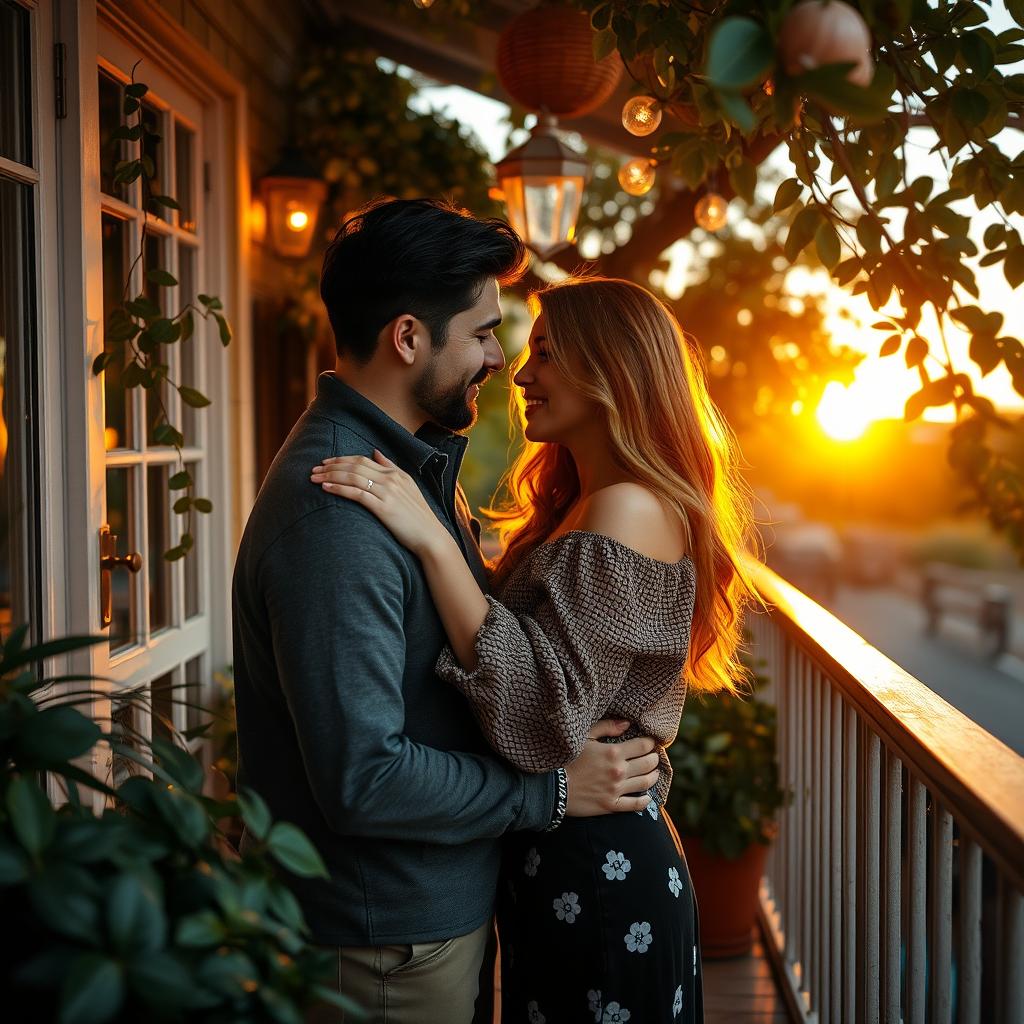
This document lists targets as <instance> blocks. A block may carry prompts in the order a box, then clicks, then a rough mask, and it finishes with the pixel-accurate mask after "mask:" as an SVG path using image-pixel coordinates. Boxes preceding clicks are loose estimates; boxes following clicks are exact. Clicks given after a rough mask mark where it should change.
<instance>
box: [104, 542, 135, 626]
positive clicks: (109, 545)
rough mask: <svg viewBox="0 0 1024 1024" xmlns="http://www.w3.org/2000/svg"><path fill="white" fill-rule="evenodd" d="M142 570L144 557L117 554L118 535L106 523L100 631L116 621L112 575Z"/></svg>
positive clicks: (133, 552) (131, 553)
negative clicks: (122, 570)
mask: <svg viewBox="0 0 1024 1024" xmlns="http://www.w3.org/2000/svg"><path fill="white" fill-rule="evenodd" d="M141 568H142V555H140V554H139V552H138V551H129V552H128V554H127V555H119V554H118V553H117V535H116V534H113V533H111V532H110V527H109V526H108V525H107V524H106V523H104V524H103V525H102V526H101V527H100V629H106V628H107V627H108V626H109V625H110V623H111V622H112V621H113V619H114V595H113V593H112V590H111V585H110V574H111V573H112V572H113V571H114V570H115V569H127V570H128V571H129V572H130V573H136V572H138V571H139V570H140V569H141Z"/></svg>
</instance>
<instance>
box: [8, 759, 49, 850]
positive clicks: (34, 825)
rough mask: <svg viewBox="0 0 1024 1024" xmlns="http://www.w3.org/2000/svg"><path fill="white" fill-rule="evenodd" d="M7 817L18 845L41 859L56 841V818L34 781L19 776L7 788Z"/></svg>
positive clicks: (27, 777)
mask: <svg viewBox="0 0 1024 1024" xmlns="http://www.w3.org/2000/svg"><path fill="white" fill-rule="evenodd" d="M6 803H7V813H8V814H9V815H10V820H11V827H12V828H13V829H14V834H15V836H17V838H18V841H19V842H20V843H21V845H22V846H23V847H24V848H25V849H26V850H27V851H28V853H29V854H30V855H31V856H32V857H38V856H39V854H40V853H42V852H43V850H45V849H46V848H47V847H48V846H49V845H50V843H51V842H52V841H53V836H54V833H55V832H56V830H57V815H56V814H55V813H54V810H53V808H52V807H51V806H50V801H49V800H48V799H47V798H46V794H45V793H44V792H43V791H42V790H41V789H40V788H39V786H38V785H37V784H36V781H35V779H33V778H31V777H29V776H26V775H20V776H18V778H16V779H15V780H14V781H13V782H12V783H11V784H10V785H9V786H8V787H7V800H6Z"/></svg>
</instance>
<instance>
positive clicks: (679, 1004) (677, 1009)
mask: <svg viewBox="0 0 1024 1024" xmlns="http://www.w3.org/2000/svg"><path fill="white" fill-rule="evenodd" d="M682 1009H683V986H682V985H680V986H679V987H678V988H677V989H676V995H675V998H674V999H673V1000H672V1016H673V1017H678V1016H679V1014H680V1013H681V1012H682Z"/></svg>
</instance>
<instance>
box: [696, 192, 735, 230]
mask: <svg viewBox="0 0 1024 1024" xmlns="http://www.w3.org/2000/svg"><path fill="white" fill-rule="evenodd" d="M693 218H694V220H695V221H696V222H697V223H698V224H699V225H700V226H701V227H702V228H703V229H704V230H705V231H717V230H718V229H719V228H723V227H725V222H726V221H727V220H728V219H729V204H728V203H727V202H726V201H725V199H724V198H723V197H722V196H720V195H719V194H718V193H717V192H706V193H705V194H704V195H702V196H701V197H700V199H698V200H697V205H696V206H694V208H693Z"/></svg>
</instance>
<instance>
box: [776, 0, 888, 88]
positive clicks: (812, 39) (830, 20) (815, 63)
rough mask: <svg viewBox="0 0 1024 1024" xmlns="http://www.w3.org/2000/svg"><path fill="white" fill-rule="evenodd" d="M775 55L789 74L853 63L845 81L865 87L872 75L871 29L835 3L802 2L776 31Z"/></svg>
mask: <svg viewBox="0 0 1024 1024" xmlns="http://www.w3.org/2000/svg"><path fill="white" fill-rule="evenodd" d="M779 54H780V56H781V57H782V64H783V66H784V67H785V69H786V71H787V73H788V74H791V75H799V74H800V73H801V72H804V71H809V70H811V69H812V68H820V67H823V66H824V65H826V64H853V65H854V66H853V67H852V68H850V70H849V71H848V72H847V74H846V79H847V81H849V82H852V83H853V84H854V85H860V86H868V85H870V84H871V78H872V76H873V74H874V63H873V62H872V60H871V30H870V29H869V28H868V26H867V22H866V21H865V20H864V18H863V17H862V16H861V13H860V11H858V10H857V9H856V8H854V7H851V6H850V4H846V3H841V2H839V0H832V2H829V3H826V2H824V0H804V2H803V3H799V4H797V5H796V6H795V7H793V8H792V9H791V10H790V12H789V14H787V15H786V18H785V20H784V21H783V22H782V27H781V28H780V29H779Z"/></svg>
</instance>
